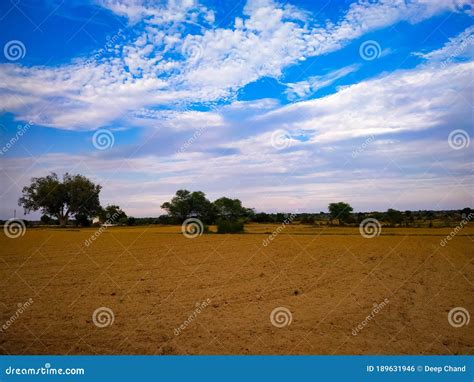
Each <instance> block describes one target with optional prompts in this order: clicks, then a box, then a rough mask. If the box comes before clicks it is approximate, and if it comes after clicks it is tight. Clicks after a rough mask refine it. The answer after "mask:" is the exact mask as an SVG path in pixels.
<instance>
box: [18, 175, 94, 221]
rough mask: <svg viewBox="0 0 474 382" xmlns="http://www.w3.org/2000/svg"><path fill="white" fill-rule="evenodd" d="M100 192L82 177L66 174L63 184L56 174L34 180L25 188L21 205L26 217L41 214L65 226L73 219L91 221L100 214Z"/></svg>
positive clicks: (19, 202) (20, 201) (19, 201)
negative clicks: (73, 217)
mask: <svg viewBox="0 0 474 382" xmlns="http://www.w3.org/2000/svg"><path fill="white" fill-rule="evenodd" d="M101 188H102V187H101V186H100V185H96V184H94V183H92V182H91V181H90V180H89V179H87V178H86V177H84V176H82V175H79V174H78V175H71V174H68V173H66V174H64V176H63V179H62V181H61V180H60V179H59V178H58V176H57V175H56V174H55V173H54V172H53V173H51V174H50V175H48V176H45V177H40V178H32V179H31V184H30V185H29V186H26V187H24V188H23V190H22V192H23V196H22V197H21V198H20V199H19V200H18V205H20V206H23V208H24V210H25V214H26V213H28V212H30V211H37V210H41V212H42V213H43V214H46V215H49V216H51V217H56V218H57V219H58V220H59V224H60V225H61V226H64V225H66V224H67V222H68V220H69V217H70V215H84V216H87V217H89V218H91V217H93V216H95V215H96V214H97V213H98V212H99V211H100V202H99V193H100V190H101Z"/></svg>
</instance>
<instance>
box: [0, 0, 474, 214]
mask: <svg viewBox="0 0 474 382" xmlns="http://www.w3.org/2000/svg"><path fill="white" fill-rule="evenodd" d="M473 18H474V5H473V3H472V2H471V1H467V0H430V1H428V0H405V1H398V0H393V1H375V0H365V1H355V2H352V1H334V0H333V1H330V0H321V1H310V0H290V1H285V2H279V1H272V0H246V1H245V0H244V1H238V0H235V1H234V0H233V1H230V0H221V1H197V0H169V1H152V0H96V1H93V0H91V1H78V0H71V1H62V0H61V1H60V0H5V1H2V2H1V4H0V48H1V50H0V132H1V140H0V182H1V183H0V184H1V191H0V193H1V195H0V218H1V219H8V218H11V217H13V214H14V210H15V209H16V210H17V217H19V216H23V211H22V208H21V207H19V206H18V204H17V201H18V198H19V197H20V195H21V190H22V188H23V187H24V186H25V185H28V184H29V181H30V179H31V178H32V177H38V176H45V175H47V174H48V173H50V172H56V173H58V174H60V175H62V174H64V173H65V172H69V173H73V174H75V173H79V174H82V175H85V176H87V177H89V178H90V179H91V180H93V181H94V182H96V183H99V184H101V185H102V187H103V189H102V192H101V195H100V198H101V203H102V204H103V205H104V206H105V205H107V204H118V205H120V206H121V207H122V208H123V209H124V210H125V211H126V212H127V214H128V215H130V216H136V217H144V216H158V215H160V214H163V213H164V211H163V210H161V208H160V205H161V204H162V203H163V202H165V201H167V200H169V199H170V198H171V197H172V196H173V194H174V193H175V192H176V190H178V189H188V190H191V191H197V190H201V191H204V192H205V193H206V195H207V197H208V198H209V199H210V200H215V199H217V198H219V197H221V196H227V197H231V198H239V199H241V200H242V201H243V204H244V205H245V206H246V207H252V208H255V209H256V210H257V211H266V212H278V211H283V212H295V211H298V212H319V211H327V206H328V204H329V203H330V202H335V201H345V202H348V203H350V204H351V205H352V206H353V208H354V210H355V211H374V210H379V211H383V210H387V209H388V208H395V209H399V210H408V209H410V210H423V209H429V210H442V209H461V208H464V207H467V206H469V207H473V204H474V203H473V190H474V188H473V185H474V182H473V174H472V170H473V143H472V142H471V139H470V138H471V137H472V135H473V105H474V103H473V101H474V99H473V79H474V75H473V73H474V72H473V68H474V65H473V57H474V44H473V42H474V24H473ZM38 216H39V214H38V213H35V214H31V215H29V216H27V218H37V217H38Z"/></svg>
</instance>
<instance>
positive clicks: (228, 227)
mask: <svg viewBox="0 0 474 382" xmlns="http://www.w3.org/2000/svg"><path fill="white" fill-rule="evenodd" d="M239 232H244V222H243V221H230V220H220V221H218V222H217V233H239Z"/></svg>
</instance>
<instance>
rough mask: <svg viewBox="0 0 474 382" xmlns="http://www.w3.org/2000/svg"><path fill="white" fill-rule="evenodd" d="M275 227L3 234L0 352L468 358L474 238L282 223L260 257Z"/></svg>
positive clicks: (466, 232)
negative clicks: (458, 315) (456, 316)
mask: <svg viewBox="0 0 474 382" xmlns="http://www.w3.org/2000/svg"><path fill="white" fill-rule="evenodd" d="M277 227H278V225H268V224H254V225H248V226H246V233H245V234H239V235H217V234H204V235H202V236H200V237H197V238H194V239H189V238H186V237H185V236H183V235H182V234H181V230H180V227H159V226H153V227H132V228H121V227H112V228H108V229H106V230H105V231H104V232H102V234H101V235H100V236H99V237H98V238H97V240H95V241H94V242H92V244H91V245H90V246H85V245H84V242H85V240H86V239H88V238H90V237H91V235H93V234H94V232H96V229H94V228H91V229H52V228H51V229H39V228H35V229H27V231H26V233H25V235H24V236H23V237H20V238H17V239H9V238H7V237H6V236H5V235H3V234H2V235H1V237H0V245H1V248H2V250H1V256H0V259H1V261H0V263H1V269H0V287H1V290H2V293H1V297H0V324H1V325H3V327H1V328H2V330H1V331H0V353H2V354H472V353H473V348H474V330H473V322H471V323H469V324H468V325H464V326H460V327H454V326H453V325H451V324H450V322H449V320H448V312H449V311H450V310H451V309H453V308H455V307H463V308H464V309H465V310H467V311H468V312H470V313H471V315H472V314H473V313H474V297H473V296H474V294H473V292H474V286H473V277H472V276H473V274H474V273H473V271H474V264H473V255H474V250H473V237H474V227H472V226H471V227H465V228H463V229H462V230H461V231H460V232H459V233H458V234H457V235H456V236H455V237H454V238H453V239H452V240H451V241H449V243H448V244H447V245H445V246H441V245H440V241H441V240H442V239H443V238H444V237H446V235H447V234H449V232H451V230H452V229H450V228H446V229H387V228H383V229H382V233H381V235H380V236H378V237H375V238H372V239H367V238H364V237H362V236H361V235H360V234H359V230H358V229H357V228H317V227H312V226H303V225H291V226H287V227H285V229H283V230H282V232H281V233H280V234H279V235H278V236H277V237H276V238H275V239H274V240H273V241H271V242H270V243H269V244H268V245H267V246H264V245H263V244H262V242H263V240H264V239H266V238H268V234H269V233H271V232H273V231H274V230H275V229H277ZM30 299H31V300H30ZM28 301H30V302H29V303H27V304H25V303H26V302H28ZM387 301H388V302H387ZM19 304H20V305H19ZM22 304H23V305H22ZM374 304H379V305H377V307H378V308H377V309H375V310H374ZM104 308H108V309H104ZM98 309H99V310H98ZM100 309H101V310H100ZM275 309H276V311H275ZM94 312H96V313H97V315H96V316H95V317H94V318H93V316H94ZM272 312H274V313H276V316H272ZM371 314H372V316H373V317H371V318H370V319H367V317H368V316H370V315H371ZM272 319H273V322H272ZM357 328H358V329H357ZM360 328H361V329H360Z"/></svg>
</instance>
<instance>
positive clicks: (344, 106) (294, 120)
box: [256, 62, 474, 142]
mask: <svg viewBox="0 0 474 382" xmlns="http://www.w3.org/2000/svg"><path fill="white" fill-rule="evenodd" d="M473 68H474V63H472V62H469V63H459V64H452V65H450V66H447V67H444V68H442V67H432V66H424V67H419V68H416V69H414V70H405V71H402V70H399V71H396V72H393V73H391V74H389V75H385V76H382V77H380V78H377V79H373V80H368V81H364V82H361V83H358V84H355V85H351V86H346V87H343V88H341V89H340V90H339V91H338V92H337V93H335V94H332V95H329V96H326V97H323V98H318V99H314V100H310V101H305V102H298V103H294V104H291V105H288V106H285V107H282V108H280V109H278V110H275V111H271V112H268V113H267V114H265V115H261V116H258V117H256V120H258V121H259V122H260V123H262V124H267V125H274V126H280V127H281V128H284V129H287V130H288V131H289V132H290V133H292V134H293V133H295V134H299V133H302V132H303V133H306V134H308V133H309V134H311V136H312V141H314V142H330V141H338V140H345V139H351V138H356V137H362V136H369V135H380V134H387V133H399V132H403V131H419V130H424V129H428V128H431V127H435V126H440V125H442V124H444V123H446V122H447V121H449V122H450V123H451V124H452V125H453V127H454V126H456V124H459V123H465V121H466V118H468V116H469V115H470V106H469V102H468V100H469V99H471V98H472V89H471V87H470V81H472V70H473ZM463 121H464V122H463Z"/></svg>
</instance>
